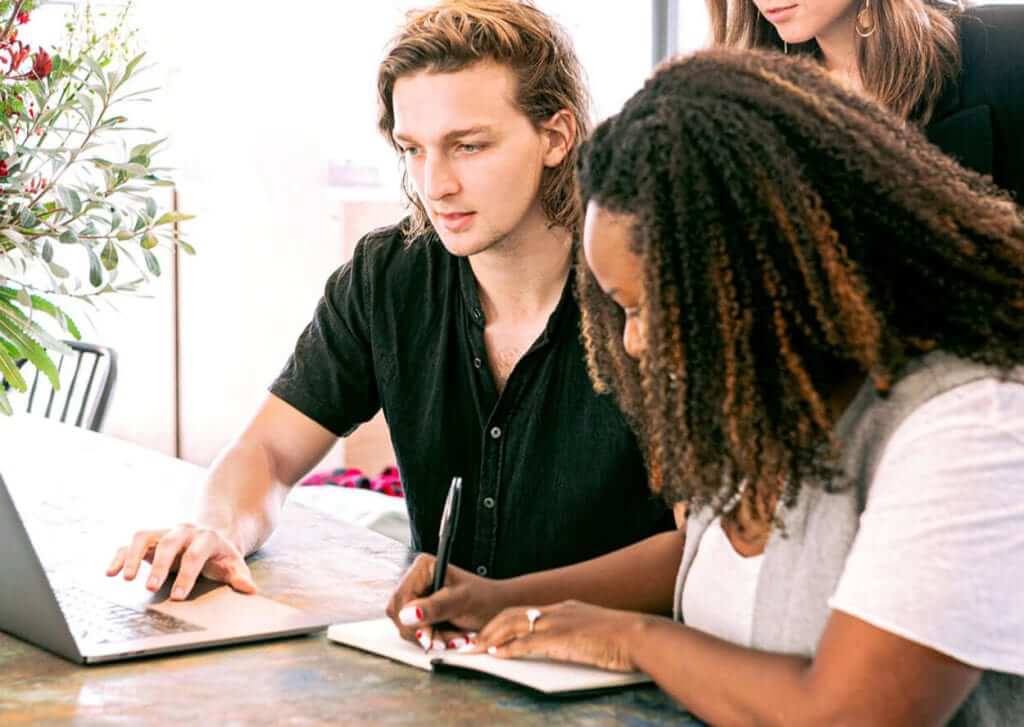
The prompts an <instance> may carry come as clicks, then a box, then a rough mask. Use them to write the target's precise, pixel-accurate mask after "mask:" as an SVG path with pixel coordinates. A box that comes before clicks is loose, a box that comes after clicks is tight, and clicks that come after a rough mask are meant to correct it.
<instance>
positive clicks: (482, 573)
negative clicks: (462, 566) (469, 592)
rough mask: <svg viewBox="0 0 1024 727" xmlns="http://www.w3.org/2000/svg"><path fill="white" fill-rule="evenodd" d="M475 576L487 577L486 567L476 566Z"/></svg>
mask: <svg viewBox="0 0 1024 727" xmlns="http://www.w3.org/2000/svg"><path fill="white" fill-rule="evenodd" d="M476 574H477V575H478V576H485V575H487V566H485V565H478V566H477V567H476Z"/></svg>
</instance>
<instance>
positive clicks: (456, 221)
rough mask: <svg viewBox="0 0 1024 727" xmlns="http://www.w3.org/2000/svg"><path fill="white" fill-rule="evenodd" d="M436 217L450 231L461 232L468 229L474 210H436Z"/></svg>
mask: <svg viewBox="0 0 1024 727" xmlns="http://www.w3.org/2000/svg"><path fill="white" fill-rule="evenodd" d="M436 214H437V218H438V219H439V220H440V221H441V224H442V225H444V227H445V228H446V229H447V230H448V231H450V232H462V231H463V230H466V229H468V227H469V225H470V223H471V221H472V219H473V215H475V214H476V213H475V212H438V213H436Z"/></svg>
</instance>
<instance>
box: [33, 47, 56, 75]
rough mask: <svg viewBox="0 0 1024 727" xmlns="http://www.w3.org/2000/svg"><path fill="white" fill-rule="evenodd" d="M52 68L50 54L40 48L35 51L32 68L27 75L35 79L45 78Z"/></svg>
mask: <svg viewBox="0 0 1024 727" xmlns="http://www.w3.org/2000/svg"><path fill="white" fill-rule="evenodd" d="M52 70H53V61H52V60H50V54H49V53H47V52H46V51H44V50H43V49H42V48H40V49H39V50H37V51H36V55H35V58H33V59H32V70H31V71H30V72H29V74H28V77H29V78H35V79H40V78H46V77H47V76H49V75H50V71H52Z"/></svg>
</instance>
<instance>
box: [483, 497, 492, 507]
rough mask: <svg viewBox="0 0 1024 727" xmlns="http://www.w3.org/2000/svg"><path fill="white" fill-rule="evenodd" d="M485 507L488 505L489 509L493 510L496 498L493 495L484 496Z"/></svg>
mask: <svg viewBox="0 0 1024 727" xmlns="http://www.w3.org/2000/svg"><path fill="white" fill-rule="evenodd" d="M484 507H486V508H487V509H488V510H492V509H493V508H494V498H493V497H485V498H484Z"/></svg>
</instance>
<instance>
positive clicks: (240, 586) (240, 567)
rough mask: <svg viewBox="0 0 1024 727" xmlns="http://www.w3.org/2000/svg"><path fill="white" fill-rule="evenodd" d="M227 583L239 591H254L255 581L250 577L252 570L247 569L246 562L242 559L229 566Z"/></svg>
mask: <svg viewBox="0 0 1024 727" xmlns="http://www.w3.org/2000/svg"><path fill="white" fill-rule="evenodd" d="M228 585H229V586H231V587H232V588H234V589H235V590H236V591H238V592H239V593H250V594H251V593H256V582H255V581H253V579H252V571H251V570H249V564H248V563H246V562H245V561H244V560H243V561H242V562H241V563H236V564H235V565H234V566H233V567H232V568H231V577H230V578H229V579H228Z"/></svg>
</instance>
